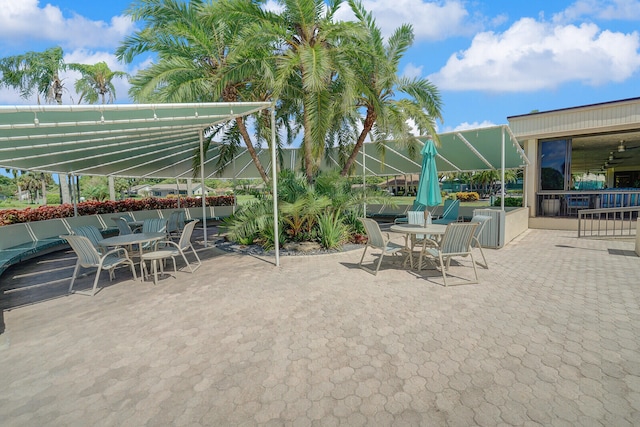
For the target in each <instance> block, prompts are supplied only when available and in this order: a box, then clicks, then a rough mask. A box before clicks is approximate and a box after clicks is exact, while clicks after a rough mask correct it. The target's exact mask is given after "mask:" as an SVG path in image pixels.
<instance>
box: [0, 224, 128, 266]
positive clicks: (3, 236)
mask: <svg viewBox="0 0 640 427" xmlns="http://www.w3.org/2000/svg"><path fill="white" fill-rule="evenodd" d="M83 225H95V226H96V227H98V229H99V230H100V231H101V232H102V233H103V234H107V235H110V234H113V233H114V232H117V227H115V224H114V226H113V227H109V226H107V225H106V224H105V223H104V221H102V220H101V219H100V218H98V217H97V216H96V215H87V216H79V217H72V218H54V219H47V220H44V221H32V222H25V223H20V224H10V225H4V226H2V227H0V275H1V274H2V273H4V271H5V270H6V269H7V268H9V267H11V266H12V265H14V264H18V263H19V262H22V261H26V260H28V259H31V258H34V257H36V256H40V255H46V254H48V253H50V252H55V251H58V250H61V249H65V248H68V247H69V245H68V244H67V242H66V241H65V240H64V239H61V238H60V237H59V236H60V235H64V234H69V233H71V230H73V229H74V228H76V227H80V226H83Z"/></svg>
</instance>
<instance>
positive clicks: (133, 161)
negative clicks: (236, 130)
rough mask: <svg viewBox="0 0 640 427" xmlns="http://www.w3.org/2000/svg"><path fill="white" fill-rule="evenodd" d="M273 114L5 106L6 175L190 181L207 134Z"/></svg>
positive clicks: (198, 107)
mask: <svg viewBox="0 0 640 427" xmlns="http://www.w3.org/2000/svg"><path fill="white" fill-rule="evenodd" d="M270 106H271V104H270V103H266V102H253V103H194V104H127V105H38V106H27V105H18V106H0V167H3V168H10V169H20V170H33V171H41V172H50V173H63V174H71V173H73V174H75V175H112V176H123V177H149V178H191V177H193V159H194V154H195V153H197V152H198V150H199V146H200V131H201V130H203V129H205V128H207V127H208V126H211V125H215V124H218V123H222V122H226V121H228V120H230V119H233V118H235V117H240V116H246V115H248V114H252V113H255V112H257V111H260V110H264V109H266V108H269V107H270ZM208 157H209V156H208ZM213 157H215V156H213ZM214 164H215V162H212V161H208V162H207V163H206V165H205V175H207V176H209V175H212V174H213V173H214V169H215V168H214Z"/></svg>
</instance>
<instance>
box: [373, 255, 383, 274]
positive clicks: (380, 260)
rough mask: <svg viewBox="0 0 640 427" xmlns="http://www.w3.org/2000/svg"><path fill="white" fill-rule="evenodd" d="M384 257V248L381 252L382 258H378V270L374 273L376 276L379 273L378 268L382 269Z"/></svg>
mask: <svg viewBox="0 0 640 427" xmlns="http://www.w3.org/2000/svg"><path fill="white" fill-rule="evenodd" d="M382 258H384V250H383V251H382V253H381V254H380V259H379V260H378V265H377V266H376V272H375V273H373V275H374V276H377V275H378V270H380V264H382Z"/></svg>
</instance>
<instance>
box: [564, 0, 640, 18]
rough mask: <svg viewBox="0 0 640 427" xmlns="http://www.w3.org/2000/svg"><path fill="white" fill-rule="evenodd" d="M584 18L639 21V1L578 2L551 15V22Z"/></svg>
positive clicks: (586, 0) (595, 0)
mask: <svg viewBox="0 0 640 427" xmlns="http://www.w3.org/2000/svg"><path fill="white" fill-rule="evenodd" d="M584 17H588V18H598V19H604V20H612V19H619V20H637V19H640V1H639V0H578V1H576V2H575V3H573V4H572V5H571V6H569V7H568V8H566V9H565V10H563V11H562V12H560V13H557V14H555V15H553V22H555V23H568V22H575V21H577V20H579V19H582V18H584Z"/></svg>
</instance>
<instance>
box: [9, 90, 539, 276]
mask: <svg viewBox="0 0 640 427" xmlns="http://www.w3.org/2000/svg"><path fill="white" fill-rule="evenodd" d="M270 108H271V120H272V141H275V116H274V111H273V109H272V104H271V103H267V102H248V103H189V104H126V105H120V104H118V105H113V104H111V105H35V106H34V105H17V106H0V167H2V168H10V169H19V170H30V171H39V172H47V173H55V174H69V175H98V176H113V177H139V178H176V179H179V178H185V179H186V178H191V177H193V176H194V171H195V168H194V164H193V161H194V154H195V153H199V154H200V167H199V169H200V171H199V172H200V173H199V175H200V178H201V179H202V180H203V182H204V179H205V178H212V177H214V178H227V179H233V178H259V175H258V173H257V170H256V169H255V167H254V166H253V161H252V159H251V156H250V155H249V153H248V151H247V150H246V149H244V150H241V151H240V152H239V153H238V154H237V155H236V156H235V157H234V158H233V159H232V160H230V161H228V162H220V156H221V153H220V151H221V149H222V148H223V145H222V144H215V143H211V144H210V145H209V148H208V151H207V153H206V157H205V153H204V152H203V144H204V137H205V136H204V132H205V130H206V129H207V128H209V127H210V126H213V125H216V124H220V123H224V122H227V121H229V120H232V119H234V118H236V117H243V116H247V115H250V114H253V113H256V112H259V111H262V110H265V109H270ZM438 137H439V140H440V147H438V157H437V159H436V163H437V166H438V170H439V171H440V172H463V171H477V170H501V171H502V181H503V182H504V170H505V169H518V168H522V167H526V165H528V164H529V161H528V159H527V158H526V156H525V154H524V152H523V151H522V148H521V147H520V145H519V144H518V142H517V140H516V138H515V137H514V135H513V133H512V132H511V130H510V129H509V127H508V126H507V125H500V126H494V127H487V128H478V129H471V130H463V131H455V132H447V133H442V134H439V135H438ZM427 138H429V137H426V136H425V137H419V140H420V141H422V142H424V141H426V140H427ZM271 147H272V148H273V149H272V150H269V149H268V148H263V147H257V151H258V153H257V154H258V157H259V158H260V161H261V163H262V164H263V165H264V167H265V170H266V171H267V172H269V171H270V172H271V174H272V177H273V179H272V185H273V194H274V206H273V210H274V217H275V218H276V224H275V227H276V230H275V231H276V234H277V233H278V231H277V218H278V213H277V186H276V170H277V168H275V167H274V165H275V164H276V158H277V157H278V156H279V157H280V158H281V159H282V161H283V165H284V167H285V168H290V169H293V170H297V169H299V168H300V165H301V159H302V155H301V153H300V152H299V149H296V148H291V149H283V150H281V152H279V153H276V151H275V143H272V144H271ZM356 164H357V166H356V168H357V169H358V173H362V174H363V176H367V175H378V176H385V175H400V174H419V173H420V172H421V159H420V158H419V150H416V152H414V153H410V152H409V150H408V149H407V148H403V147H402V146H401V144H398V143H396V142H394V141H388V142H386V143H385V144H374V143H366V144H364V147H363V149H362V152H361V155H360V156H358V159H357V161H356ZM339 165H340V162H339V160H338V152H337V149H332V150H329V151H328V152H327V153H326V156H325V161H324V162H322V168H334V167H338V166H339ZM503 191H504V187H503ZM503 196H504V194H503ZM502 200H503V203H504V197H502ZM503 208H504V206H503ZM204 211H205V202H204V198H203V216H204V217H205V218H206V215H205V212H204ZM204 226H205V244H206V220H205V224H204ZM275 254H276V265H279V247H278V242H277V239H276V242H275Z"/></svg>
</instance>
